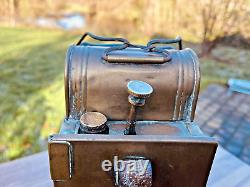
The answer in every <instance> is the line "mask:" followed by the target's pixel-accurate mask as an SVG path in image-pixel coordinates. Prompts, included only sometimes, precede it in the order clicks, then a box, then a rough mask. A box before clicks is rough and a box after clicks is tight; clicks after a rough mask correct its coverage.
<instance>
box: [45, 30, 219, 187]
mask: <svg viewBox="0 0 250 187" xmlns="http://www.w3.org/2000/svg"><path fill="white" fill-rule="evenodd" d="M86 36H90V37H92V38H94V39H97V40H100V41H116V42H120V43H121V44H111V45H100V44H91V43H82V41H83V40H84V38H85V37H86ZM172 43H178V45H179V50H177V49H173V48H171V47H169V46H161V47H159V46H157V44H172ZM131 80H140V81H144V82H146V83H148V84H149V85H151V86H152V88H153V89H154V92H153V94H152V95H151V96H150V97H149V98H147V101H146V102H145V98H146V97H148V96H149V95H150V94H151V93H152V92H150V93H145V92H143V90H144V88H145V87H143V86H142V87H141V86H139V87H137V86H136V87H133V86H134V85H132V87H129V89H128V90H127V88H126V85H127V83H128V82H129V81H131ZM199 85H200V72H199V63H198V58H197V56H196V54H195V53H194V52H193V51H192V50H191V49H182V40H181V38H179V37H178V38H176V39H173V40H166V39H153V40H151V41H149V42H148V44H147V45H145V46H142V45H135V44H131V43H130V42H129V41H128V40H126V39H123V38H103V37H98V36H95V35H93V34H91V33H86V34H85V35H83V37H82V38H81V39H80V41H79V42H78V43H77V45H72V46H71V47H70V48H69V50H68V52H67V57H66V66H65V99H66V118H65V120H64V122H63V124H62V127H61V130H60V133H59V134H55V135H53V136H50V138H49V158H50V170H51V178H52V180H53V181H54V185H55V187H66V186H67V187H68V186H70V187H78V186H86V187H100V186H102V187H110V186H115V185H119V186H121V187H126V186H140V187H142V186H145V187H150V186H153V187H165V186H168V187H183V186H195V187H204V186H206V182H207V179H208V175H209V171H210V168H211V165H212V162H213V158H214V155H215V151H216V148H217V142H216V141H215V140H214V139H213V138H210V137H207V136H206V135H204V134H203V133H202V132H201V130H200V129H199V127H198V126H197V124H195V123H194V122H193V119H194V114H195V107H196V102H197V99H198V92H199ZM137 88H138V89H137ZM153 89H152V90H153ZM128 91H129V93H128ZM144 91H145V90H144ZM128 95H129V97H128ZM145 103H146V104H145ZM144 104H145V105H144ZM89 112H99V113H102V114H104V115H105V116H106V117H107V118H106V117H104V118H103V117H100V115H96V116H95V115H90V116H88V113H89ZM92 114H93V113H92ZM102 114H101V116H102ZM81 116H83V117H82V119H81V122H80V117H81ZM135 124H136V125H135ZM126 125H128V127H129V128H128V132H129V133H128V134H136V135H134V136H125V135H124V129H125V127H126ZM131 129H132V130H131ZM130 131H133V132H132V133H131V132H130ZM135 132H136V133H135ZM125 134H126V133H125ZM114 156H119V158H121V159H123V161H125V165H128V164H129V161H133V160H136V162H138V163H139V161H143V163H145V162H146V161H148V162H149V163H150V164H149V166H148V167H147V170H146V172H145V173H144V174H139V171H140V170H141V169H140V168H141V167H138V168H137V169H136V170H135V171H132V172H131V171H130V170H128V168H126V169H125V170H124V171H119V172H117V170H114V169H115V167H114V166H112V167H113V170H111V171H104V170H103V169H102V167H101V165H102V162H103V161H104V160H109V161H112V160H113V158H114Z"/></svg>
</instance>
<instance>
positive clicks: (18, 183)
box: [0, 147, 250, 187]
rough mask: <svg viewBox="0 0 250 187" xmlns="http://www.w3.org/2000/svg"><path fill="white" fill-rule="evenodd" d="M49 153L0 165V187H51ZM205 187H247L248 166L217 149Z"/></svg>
mask: <svg viewBox="0 0 250 187" xmlns="http://www.w3.org/2000/svg"><path fill="white" fill-rule="evenodd" d="M52 185H53V184H52V182H51V180H50V174H49V163H48V153H47V152H42V153H38V154H35V155H32V156H28V157H25V158H22V159H18V160H15V161H12V162H7V163H4V164H1V165H0V186H4V187H31V186H32V187H50V186H52ZM207 186H208V187H221V186H226V187H238V186H240V187H249V186H250V166H249V165H247V164H245V163H244V162H242V161H241V160H239V159H238V158H236V157H235V156H233V155H232V154H230V153H229V152H227V151H226V150H224V149H223V148H221V147H219V148H218V151H217V153H216V157H215V161H214V164H213V167H212V170H211V174H210V177H209V180H208V184H207Z"/></svg>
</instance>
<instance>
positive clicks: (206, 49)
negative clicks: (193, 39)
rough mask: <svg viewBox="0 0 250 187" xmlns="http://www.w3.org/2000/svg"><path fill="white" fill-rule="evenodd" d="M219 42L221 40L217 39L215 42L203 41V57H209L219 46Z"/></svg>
mask: <svg viewBox="0 0 250 187" xmlns="http://www.w3.org/2000/svg"><path fill="white" fill-rule="evenodd" d="M218 42H219V38H216V39H215V40H213V41H203V42H202V43H201V53H200V56H201V57H205V56H209V55H210V54H211V52H212V50H213V49H214V48H215V47H216V46H217V44H218Z"/></svg>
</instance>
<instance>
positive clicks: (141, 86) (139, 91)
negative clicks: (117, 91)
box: [127, 80, 153, 98]
mask: <svg viewBox="0 0 250 187" xmlns="http://www.w3.org/2000/svg"><path fill="white" fill-rule="evenodd" d="M127 87H128V92H129V94H131V95H132V96H134V97H138V98H147V97H149V96H150V94H151V93H152V92H153V88H152V86H150V85H149V84H148V83H146V82H143V81H138V80H132V81H129V82H128V84H127Z"/></svg>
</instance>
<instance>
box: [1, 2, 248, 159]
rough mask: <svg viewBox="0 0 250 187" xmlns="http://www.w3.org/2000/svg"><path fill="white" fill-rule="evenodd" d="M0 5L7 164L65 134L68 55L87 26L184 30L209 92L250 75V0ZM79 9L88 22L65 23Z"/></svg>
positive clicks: (133, 36)
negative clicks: (51, 137)
mask: <svg viewBox="0 0 250 187" xmlns="http://www.w3.org/2000/svg"><path fill="white" fill-rule="evenodd" d="M0 3H1V6H0V71H1V73H0V103H1V105H0V162H1V161H7V160H11V159H15V158H18V157H21V156H24V155H28V154H31V153H35V152H38V151H41V150H43V149H46V141H47V137H48V135H49V134H52V133H56V132H57V131H58V128H59V126H60V122H61V121H62V119H63V116H64V108H65V107H64V88H63V72H64V57H65V52H66V50H67V47H68V46H69V45H70V44H72V43H74V42H76V41H77V39H79V38H80V35H81V34H82V33H83V32H85V31H90V32H93V33H95V34H98V35H104V36H121V37H126V38H128V39H129V40H130V41H131V42H134V43H140V44H145V43H146V42H147V41H148V40H149V39H151V38H155V37H158V38H159V37H164V38H173V37H175V36H176V35H180V36H182V38H183V40H184V47H191V48H193V49H194V50H195V51H196V52H197V53H198V54H199V56H200V57H201V58H200V59H201V64H200V65H201V72H202V82H201V87H202V89H204V88H205V87H206V86H207V85H208V84H210V83H221V84H225V83H226V81H227V79H228V78H242V79H250V71H249V68H250V52H249V49H250V1H249V0H202V1H197V0H189V1H186V0H167V1H166V0H155V1H151V0H126V1H124V0H116V1H112V3H111V2H110V1H109V0H91V1H89V0H0ZM71 14H77V15H80V16H82V17H83V18H84V25H83V26H82V27H78V28H77V29H76V28H75V29H64V28H62V27H58V25H57V21H58V20H60V19H62V18H65V17H67V16H68V15H71ZM41 18H42V20H43V24H42V25H41V24H39V23H41V22H40V21H41ZM44 20H45V21H47V22H48V20H49V23H50V24H44Z"/></svg>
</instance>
